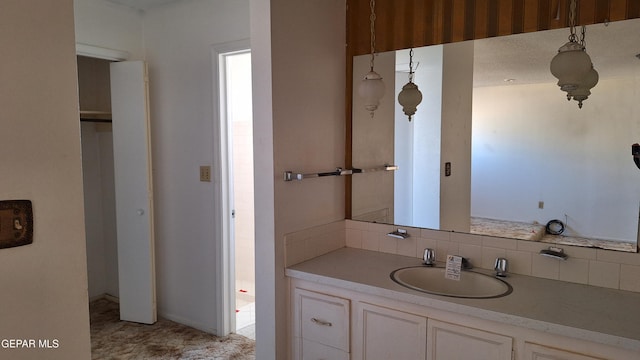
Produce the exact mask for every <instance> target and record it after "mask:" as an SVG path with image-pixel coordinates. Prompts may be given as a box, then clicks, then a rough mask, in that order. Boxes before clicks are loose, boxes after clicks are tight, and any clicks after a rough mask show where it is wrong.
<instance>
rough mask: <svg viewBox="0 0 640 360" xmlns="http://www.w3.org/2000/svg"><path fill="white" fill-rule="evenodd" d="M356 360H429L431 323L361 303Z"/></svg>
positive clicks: (359, 306) (358, 305) (356, 330)
mask: <svg viewBox="0 0 640 360" xmlns="http://www.w3.org/2000/svg"><path fill="white" fill-rule="evenodd" d="M355 307H356V309H355V311H356V312H357V317H358V319H357V322H356V324H355V326H356V327H357V328H356V329H355V330H354V347H353V359H362V360H420V359H425V358H426V346H427V342H426V338H427V319H426V318H424V317H422V316H418V315H413V314H408V313H404V312H401V311H397V310H392V309H388V308H383V307H379V306H375V305H371V304H367V303H357V304H356V305H355Z"/></svg>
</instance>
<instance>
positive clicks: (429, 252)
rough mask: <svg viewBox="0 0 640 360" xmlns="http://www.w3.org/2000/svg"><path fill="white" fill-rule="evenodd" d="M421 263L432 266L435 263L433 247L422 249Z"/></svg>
mask: <svg viewBox="0 0 640 360" xmlns="http://www.w3.org/2000/svg"><path fill="white" fill-rule="evenodd" d="M422 263H423V264H424V265H426V266H434V265H435V264H436V252H435V250H433V249H430V248H426V249H424V255H422Z"/></svg>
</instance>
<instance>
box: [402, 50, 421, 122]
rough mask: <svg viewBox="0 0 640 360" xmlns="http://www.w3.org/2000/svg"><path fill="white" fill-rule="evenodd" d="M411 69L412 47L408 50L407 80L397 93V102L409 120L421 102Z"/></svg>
mask: <svg viewBox="0 0 640 360" xmlns="http://www.w3.org/2000/svg"><path fill="white" fill-rule="evenodd" d="M416 68H417V67H416ZM413 70H414V69H413V49H411V50H409V82H408V83H406V84H405V85H404V86H403V87H402V91H400V93H399V94H398V103H400V105H402V111H403V112H404V114H405V115H407V116H408V117H409V121H411V118H412V117H413V115H414V114H415V113H416V111H417V110H418V105H419V104H420V102H422V93H421V92H420V90H419V89H418V85H416V84H415V83H414V82H413Z"/></svg>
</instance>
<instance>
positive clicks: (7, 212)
mask: <svg viewBox="0 0 640 360" xmlns="http://www.w3.org/2000/svg"><path fill="white" fill-rule="evenodd" d="M32 242H33V209H32V206H31V201H30V200H3V201H0V249H4V248H10V247H16V246H22V245H28V244H31V243H32Z"/></svg>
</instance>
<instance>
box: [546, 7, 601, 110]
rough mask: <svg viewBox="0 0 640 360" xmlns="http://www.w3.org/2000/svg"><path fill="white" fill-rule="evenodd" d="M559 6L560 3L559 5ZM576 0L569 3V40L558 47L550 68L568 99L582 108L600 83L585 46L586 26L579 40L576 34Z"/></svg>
mask: <svg viewBox="0 0 640 360" xmlns="http://www.w3.org/2000/svg"><path fill="white" fill-rule="evenodd" d="M558 6H559V5H558ZM575 28H576V0H571V3H570V4H569V41H568V42H567V43H566V44H564V45H562V46H561V47H560V49H558V54H556V56H554V57H553V59H552V60H551V66H550V70H551V73H552V74H553V76H555V77H556V78H558V86H559V87H560V90H562V91H564V92H566V93H567V100H569V101H570V100H571V99H573V100H575V101H577V102H578V107H579V108H580V109H582V102H583V101H584V100H586V99H587V98H588V97H589V95H591V89H592V88H593V87H594V86H596V84H597V83H598V72H597V71H596V70H595V69H594V68H593V63H592V62H591V58H590V57H589V54H587V50H586V47H585V27H584V25H583V26H582V33H581V36H580V40H579V41H578V35H577V34H576V29H575Z"/></svg>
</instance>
